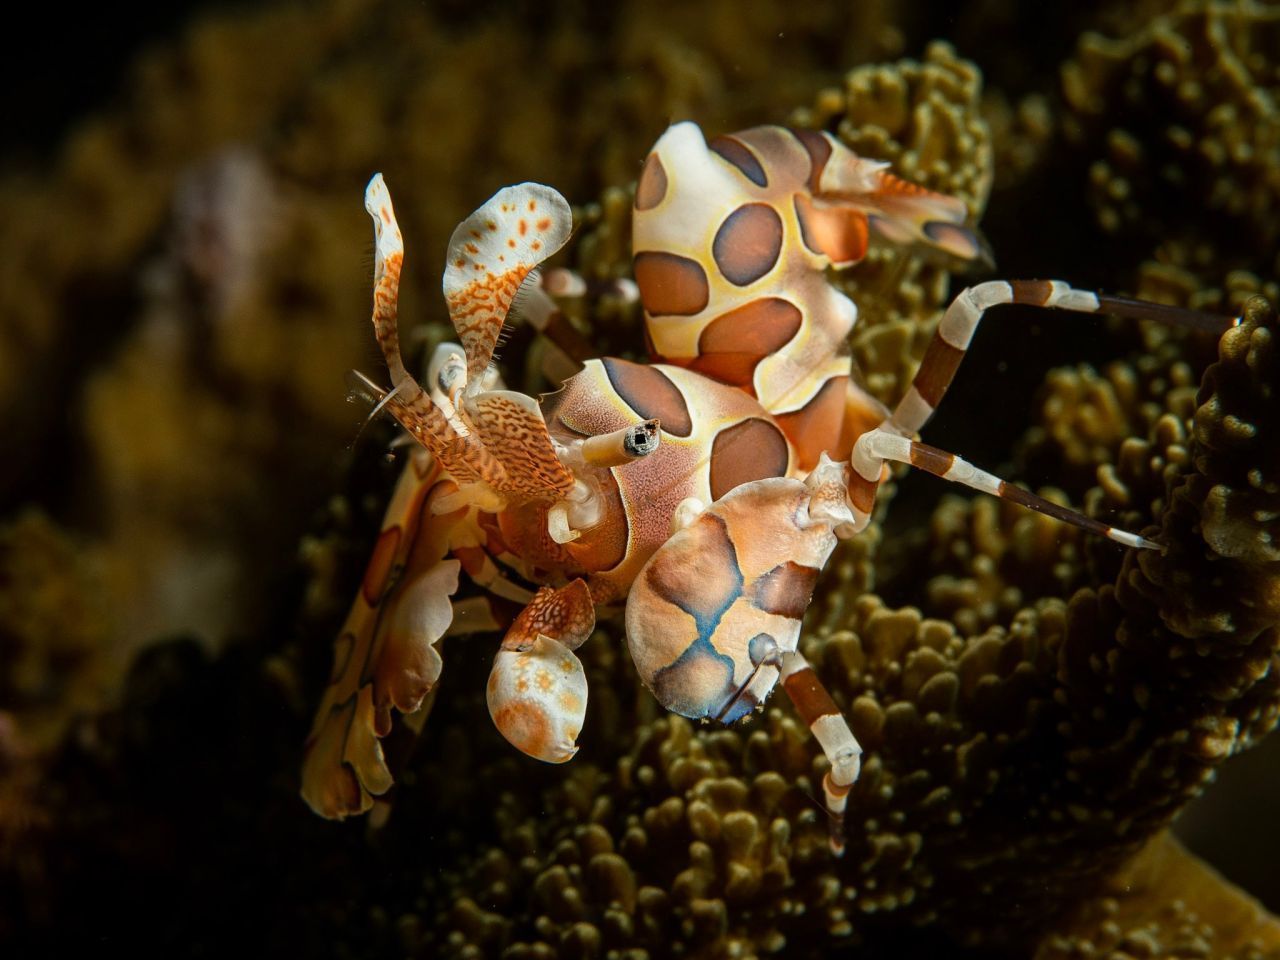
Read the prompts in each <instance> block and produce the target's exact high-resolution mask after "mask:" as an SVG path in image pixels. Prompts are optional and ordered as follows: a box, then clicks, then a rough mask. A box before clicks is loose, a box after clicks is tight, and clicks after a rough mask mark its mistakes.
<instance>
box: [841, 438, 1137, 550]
mask: <svg viewBox="0 0 1280 960" xmlns="http://www.w3.org/2000/svg"><path fill="white" fill-rule="evenodd" d="M852 460H853V471H854V473H855V474H857V475H858V477H859V478H861V479H862V481H863V483H864V484H865V483H869V482H870V479H869V478H872V477H874V478H875V482H876V483H878V482H879V478H880V471H881V469H882V468H883V466H884V462H885V461H886V460H892V461H894V462H896V463H907V464H910V465H911V466H913V467H918V468H919V469H921V470H924V471H925V472H926V473H931V474H933V475H934V476H935V477H941V478H942V479H943V480H950V481H951V482H953V483H961V484H964V485H965V486H966V487H971V488H973V489H974V490H979V491H981V492H982V493H989V494H991V495H992V496H994V497H999V498H1000V499H1002V500H1009V501H1011V502H1013V503H1018V504H1021V505H1022V506H1024V507H1030V508H1031V509H1032V510H1036V511H1039V512H1040V513H1043V514H1045V515H1046V516H1050V517H1053V518H1054V519H1055V520H1061V521H1063V522H1064V523H1069V524H1071V525H1072V526H1076V527H1080V528H1081V529H1083V530H1087V531H1089V532H1090V533H1096V534H1100V535H1102V536H1104V537H1106V538H1107V539H1108V540H1114V541H1115V542H1116V543H1119V544H1122V545H1124V546H1126V547H1134V548H1137V549H1140V550H1159V549H1160V544H1158V543H1156V542H1155V541H1154V540H1148V539H1147V538H1146V537H1140V536H1138V534H1136V533H1129V532H1127V531H1125V530H1117V529H1116V528H1115V527H1113V526H1110V525H1109V524H1105V523H1102V522H1101V521H1098V520H1094V519H1093V518H1092V517H1086V516H1085V515H1084V514H1082V513H1078V512H1077V511H1075V510H1069V509H1068V508H1066V507H1062V506H1059V505H1058V504H1056V503H1053V502H1051V501H1049V500H1045V499H1044V498H1043V497H1038V496H1036V495H1035V494H1034V493H1030V492H1028V491H1026V490H1023V489H1022V488H1021V487H1015V486H1014V485H1013V484H1011V483H1007V482H1006V481H1004V480H1001V479H1000V478H999V477H997V476H995V475H994V474H990V473H987V472H986V471H985V470H980V469H978V468H977V467H975V466H974V465H973V464H971V463H969V462H968V461H967V460H962V459H960V458H959V457H957V456H956V455H955V454H953V453H947V452H946V451H945V450H939V449H938V448H937V447H931V446H929V445H928V444H926V443H919V442H917V441H915V440H909V439H907V438H906V437H903V436H899V435H898V434H896V433H891V432H889V431H888V430H884V429H880V428H877V429H875V430H872V431H870V432H869V433H864V434H863V435H862V436H861V437H859V438H858V442H857V443H856V444H854V447H853V458H852ZM856 506H857V504H856V503H855V507H856ZM859 520H861V516H859ZM863 522H865V521H863Z"/></svg>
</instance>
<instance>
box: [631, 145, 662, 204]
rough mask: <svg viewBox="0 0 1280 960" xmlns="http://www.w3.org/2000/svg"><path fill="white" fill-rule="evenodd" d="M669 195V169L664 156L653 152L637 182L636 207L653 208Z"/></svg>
mask: <svg viewBox="0 0 1280 960" xmlns="http://www.w3.org/2000/svg"><path fill="white" fill-rule="evenodd" d="M666 195H667V171H666V169H665V168H664V167H663V166H662V158H661V157H659V156H658V155H657V154H656V153H651V154H649V156H648V157H647V158H646V159H645V161H644V169H643V170H641V171H640V179H639V180H638V181H637V182H636V209H637V210H652V209H653V208H654V207H656V206H657V205H658V204H660V203H661V202H662V198H663V197H665V196H666Z"/></svg>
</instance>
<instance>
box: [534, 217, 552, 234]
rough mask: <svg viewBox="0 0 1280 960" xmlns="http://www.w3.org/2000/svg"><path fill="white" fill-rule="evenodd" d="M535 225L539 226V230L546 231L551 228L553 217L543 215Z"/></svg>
mask: <svg viewBox="0 0 1280 960" xmlns="http://www.w3.org/2000/svg"><path fill="white" fill-rule="evenodd" d="M534 226H535V227H537V228H538V231H539V232H543V233H545V232H546V231H547V230H549V229H550V228H551V218H550V217H543V218H542V219H541V220H539V221H538V222H537V223H535V224H534Z"/></svg>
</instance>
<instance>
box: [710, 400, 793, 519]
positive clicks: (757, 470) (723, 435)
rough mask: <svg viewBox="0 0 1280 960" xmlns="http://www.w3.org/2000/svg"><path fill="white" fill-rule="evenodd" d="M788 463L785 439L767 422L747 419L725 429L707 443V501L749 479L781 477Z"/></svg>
mask: <svg viewBox="0 0 1280 960" xmlns="http://www.w3.org/2000/svg"><path fill="white" fill-rule="evenodd" d="M790 460H791V451H790V450H789V449H788V447H787V438H786V437H784V436H783V435H782V431H781V430H779V429H778V428H777V427H776V426H774V425H773V424H772V423H770V422H769V421H768V420H762V419H760V418H759V417H751V418H749V419H747V420H743V421H741V422H740V423H735V424H734V425H733V426H731V427H725V428H724V429H723V430H721V431H720V432H719V433H718V434H716V438H715V441H714V442H713V443H712V444H711V476H710V482H711V498H712V499H713V500H719V499H720V498H721V497H723V496H724V495H725V494H726V493H728V492H729V491H730V490H732V489H733V488H734V487H737V486H741V485H742V484H744V483H750V482H751V481H752V480H762V479H764V478H765V477H785V476H786V475H787V465H788V463H789V462H790Z"/></svg>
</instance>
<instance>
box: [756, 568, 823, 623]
mask: <svg viewBox="0 0 1280 960" xmlns="http://www.w3.org/2000/svg"><path fill="white" fill-rule="evenodd" d="M819 573H821V571H820V570H818V569H817V568H816V567H806V566H805V565H804V564H800V563H796V562H795V561H794V560H788V561H787V562H786V563H780V564H778V566H776V567H774V568H773V569H772V570H770V571H769V572H768V573H764V574H761V575H760V576H759V577H758V578H757V579H756V582H755V590H754V596H753V597H752V599H751V602H752V603H753V604H754V605H755V606H756V607H758V608H759V609H761V610H763V611H765V612H766V613H776V614H777V615H778V616H780V617H789V618H791V619H792V620H799V619H801V618H802V617H803V616H804V612H805V610H807V609H808V608H809V601H810V600H812V599H813V588H814V586H815V585H816V584H817V582H818V574H819Z"/></svg>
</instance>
